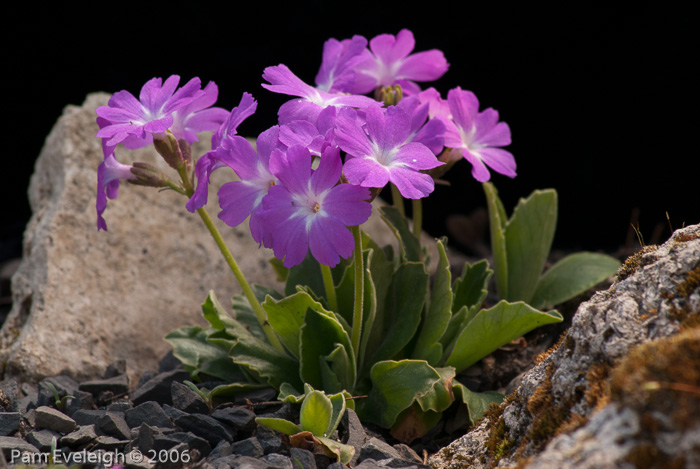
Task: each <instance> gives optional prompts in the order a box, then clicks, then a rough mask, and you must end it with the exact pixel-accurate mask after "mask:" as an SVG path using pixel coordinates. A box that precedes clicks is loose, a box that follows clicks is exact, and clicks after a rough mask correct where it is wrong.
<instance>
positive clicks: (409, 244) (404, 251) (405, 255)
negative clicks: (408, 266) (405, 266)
mask: <svg viewBox="0 0 700 469" xmlns="http://www.w3.org/2000/svg"><path fill="white" fill-rule="evenodd" d="M379 213H380V214H381V216H382V220H384V221H385V222H386V224H387V225H388V226H389V228H390V229H391V231H392V232H393V233H394V235H395V236H396V238H397V239H398V240H399V248H400V250H401V259H403V260H404V261H406V262H422V261H423V250H422V249H421V246H420V240H419V239H418V238H416V236H415V235H414V234H413V231H412V230H411V228H410V227H409V226H408V220H406V218H405V217H403V216H402V215H401V214H400V213H399V211H398V209H397V208H396V207H391V206H384V207H379Z"/></svg>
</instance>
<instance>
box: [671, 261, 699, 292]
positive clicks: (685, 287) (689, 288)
mask: <svg viewBox="0 0 700 469" xmlns="http://www.w3.org/2000/svg"><path fill="white" fill-rule="evenodd" d="M698 287H700V265H699V266H697V267H696V268H694V269H693V270H691V271H690V272H688V275H686V276H685V279H684V280H683V281H682V282H681V283H679V284H678V286H677V287H676V292H677V293H678V295H680V296H681V297H683V298H688V297H689V296H690V295H691V294H692V293H693V292H694V291H695V290H696V289H697V288H698Z"/></svg>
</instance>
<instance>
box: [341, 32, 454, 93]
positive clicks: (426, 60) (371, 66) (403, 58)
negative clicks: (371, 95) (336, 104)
mask: <svg viewBox="0 0 700 469" xmlns="http://www.w3.org/2000/svg"><path fill="white" fill-rule="evenodd" d="M415 45H416V41H415V40H414V38H413V33H412V32H411V31H409V30H408V29H403V30H401V31H400V32H399V34H397V35H396V37H394V36H392V35H391V34H381V35H379V36H377V37H375V38H374V39H372V40H371V41H370V42H369V48H370V50H371V51H372V55H371V56H370V57H369V58H368V59H367V60H365V61H363V62H362V63H360V64H359V65H357V66H356V67H355V71H356V72H357V78H356V82H355V87H354V88H353V92H354V93H359V94H364V93H368V92H370V91H372V90H373V89H375V88H376V87H378V86H391V85H394V84H399V85H401V87H402V88H403V91H404V94H407V95H410V94H416V93H418V92H419V91H420V87H419V86H418V85H417V84H416V83H415V82H416V81H421V82H422V81H433V80H437V79H438V78H440V77H441V76H442V75H444V74H445V72H446V71H447V69H448V68H449V64H448V63H447V60H445V56H444V55H443V53H442V52H441V51H439V50H437V49H433V50H429V51H425V52H418V53H415V54H411V52H412V51H413V48H414V47H415Z"/></svg>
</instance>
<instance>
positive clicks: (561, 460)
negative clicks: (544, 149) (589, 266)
mask: <svg viewBox="0 0 700 469" xmlns="http://www.w3.org/2000/svg"><path fill="white" fill-rule="evenodd" d="M699 325H700V225H695V226H689V227H687V228H684V229H682V230H678V231H676V232H675V233H674V235H673V236H672V237H671V239H669V240H668V241H667V242H666V243H665V244H663V245H662V246H658V247H656V246H653V247H652V246H650V247H646V248H645V249H644V250H643V251H641V252H640V253H639V254H638V255H635V256H633V257H631V258H630V259H629V260H628V261H627V262H626V263H625V264H624V265H623V266H622V267H621V269H620V271H619V272H618V279H617V281H615V282H614V283H613V285H612V286H611V287H610V289H609V290H607V291H604V292H599V293H597V294H596V295H595V296H594V297H593V298H591V300H589V301H587V302H585V303H582V304H581V305H580V307H579V308H578V310H577V312H576V314H575V316H574V318H573V321H572V326H571V328H570V329H569V330H568V331H567V333H566V334H565V336H563V338H562V340H561V341H560V343H559V345H558V346H557V347H556V348H555V349H554V350H553V351H551V353H549V355H547V356H543V357H540V360H539V363H538V365H537V366H536V367H535V368H533V369H532V370H531V371H529V372H528V373H527V374H526V375H525V376H524V378H523V381H522V383H521V385H520V387H519V388H518V389H517V391H516V392H515V393H513V394H511V395H510V396H508V397H507V398H506V401H505V402H504V404H503V405H502V406H501V407H500V408H499V409H492V410H491V411H490V412H489V413H488V416H487V418H485V419H484V420H482V421H481V423H480V425H479V426H477V427H476V428H475V429H473V430H472V431H471V432H469V433H468V434H467V435H465V436H464V437H462V438H461V439H459V440H457V441H455V442H453V443H452V444H451V445H449V446H448V447H446V448H443V450H441V451H440V452H438V453H437V454H436V455H434V456H433V457H432V458H431V461H430V462H431V464H432V465H433V467H435V468H440V469H442V468H461V467H473V468H488V467H494V466H498V467H511V466H513V465H516V464H518V467H532V468H538V469H540V468H561V467H570V468H619V467H700V398H699V397H698V396H699V395H700V329H698V326H699Z"/></svg>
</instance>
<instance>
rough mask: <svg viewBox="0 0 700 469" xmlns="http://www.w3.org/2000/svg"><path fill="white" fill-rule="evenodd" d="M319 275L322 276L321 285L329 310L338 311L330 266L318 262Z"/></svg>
mask: <svg viewBox="0 0 700 469" xmlns="http://www.w3.org/2000/svg"><path fill="white" fill-rule="evenodd" d="M320 266H321V275H322V276H323V287H324V288H325V289H326V297H327V298H328V307H329V308H330V309H331V311H334V312H337V311H338V297H337V296H336V294H335V285H333V275H332V274H331V268H330V267H328V266H327V265H325V264H320Z"/></svg>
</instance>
